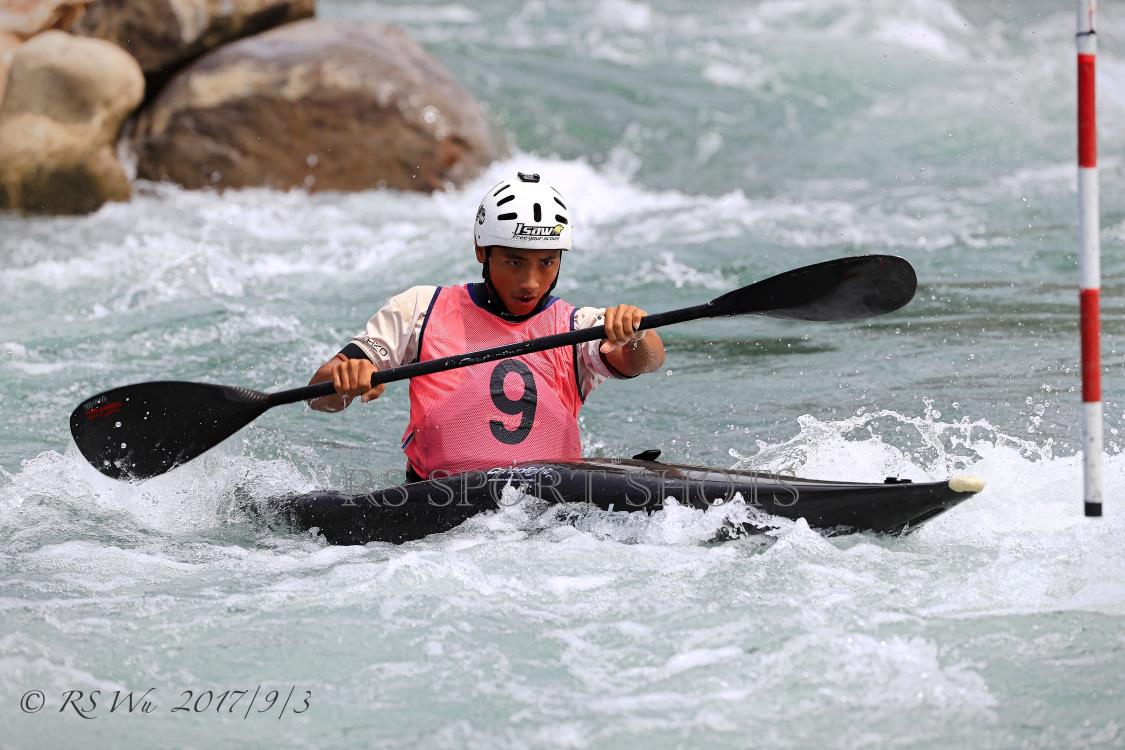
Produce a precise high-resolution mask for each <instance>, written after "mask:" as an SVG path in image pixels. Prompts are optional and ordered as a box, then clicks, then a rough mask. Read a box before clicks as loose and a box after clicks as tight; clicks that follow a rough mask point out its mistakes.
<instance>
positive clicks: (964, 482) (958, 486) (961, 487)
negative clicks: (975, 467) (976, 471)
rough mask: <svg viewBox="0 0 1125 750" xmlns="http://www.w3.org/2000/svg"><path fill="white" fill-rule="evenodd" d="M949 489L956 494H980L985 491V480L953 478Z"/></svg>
mask: <svg viewBox="0 0 1125 750" xmlns="http://www.w3.org/2000/svg"><path fill="white" fill-rule="evenodd" d="M949 489H951V490H953V491H954V492H980V491H981V490H983V489H984V480H983V479H978V478H977V477H953V478H952V479H950V480H949Z"/></svg>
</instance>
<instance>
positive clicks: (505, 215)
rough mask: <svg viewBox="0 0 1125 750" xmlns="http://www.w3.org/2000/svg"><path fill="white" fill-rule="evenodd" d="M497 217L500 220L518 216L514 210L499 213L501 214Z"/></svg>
mask: <svg viewBox="0 0 1125 750" xmlns="http://www.w3.org/2000/svg"><path fill="white" fill-rule="evenodd" d="M496 218H497V219H498V220H499V221H509V220H510V219H514V218H516V212H515V211H512V212H511V213H507V214H500V215H499V216H497V217H496Z"/></svg>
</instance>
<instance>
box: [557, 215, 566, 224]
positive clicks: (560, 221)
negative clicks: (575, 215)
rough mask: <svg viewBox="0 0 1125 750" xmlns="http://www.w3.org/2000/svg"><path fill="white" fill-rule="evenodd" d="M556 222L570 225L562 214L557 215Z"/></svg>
mask: <svg viewBox="0 0 1125 750" xmlns="http://www.w3.org/2000/svg"><path fill="white" fill-rule="evenodd" d="M555 221H557V222H558V223H560V224H568V223H569V222H568V221H567V220H566V217H565V216H563V215H562V214H555Z"/></svg>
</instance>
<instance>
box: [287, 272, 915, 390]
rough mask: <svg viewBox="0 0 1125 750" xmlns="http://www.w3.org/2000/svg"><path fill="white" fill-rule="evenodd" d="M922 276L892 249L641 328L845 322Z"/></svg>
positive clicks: (398, 374)
mask: <svg viewBox="0 0 1125 750" xmlns="http://www.w3.org/2000/svg"><path fill="white" fill-rule="evenodd" d="M917 286H918V278H917V276H915V274H914V269H913V268H912V267H911V265H910V264H909V263H908V262H907V261H906V260H904V259H902V258H899V257H897V256H893V255H864V256H859V257H855V258H842V259H840V260H830V261H826V262H824V263H817V264H815V265H812V266H805V267H804V268H798V269H796V270H793V271H788V272H786V273H783V274H780V275H778V276H773V277H771V278H768V279H764V280H763V281H759V282H757V283H755V284H751V285H749V286H745V287H742V288H741V289H736V290H734V291H733V292H728V293H727V294H724V295H723V296H721V297H717V298H715V299H713V300H711V301H710V302H707V303H705V304H702V305H696V306H694V307H684V308H681V309H679V310H669V311H668V312H663V313H656V314H655V315H646V316H645V317H644V318H642V319H641V324H640V326H639V328H638V330H641V331H646V330H649V329H652V328H660V327H662V326H668V325H672V324H674V323H686V322H687V321H689V320H699V319H700V318H717V317H722V316H729V315H766V316H768V317H771V318H786V319H790V320H808V321H822V322H825V321H842V320H856V319H859V318H869V317H872V316H874V315H882V314H884V313H888V312H891V311H893V310H897V309H899V308H900V307H902V306H903V305H905V304H906V303H907V302H909V301H910V300H911V298H913V297H914V292H915V290H916V289H917ZM601 338H605V327H604V326H597V327H594V328H583V329H581V330H577V331H567V332H566V333H556V334H554V335H552V336H544V337H542V338H538V339H531V340H529V341H518V342H516V343H514V344H505V345H504V346H497V347H494V348H492V349H482V350H480V351H477V352H470V353H467V354H456V355H454V356H452V357H442V358H441V359H431V360H427V361H425V362H416V363H414V364H411V365H403V366H401V367H395V368H392V369H390V370H381V371H378V372H375V373H374V374H372V376H371V385H372V387H374V386H376V385H379V384H380V383H393V382H395V381H398V380H406V379H408V378H415V377H418V376H419V375H430V374H432V373H435V372H442V371H444V370H452V369H455V368H458V367H467V366H469V365H479V364H481V363H482V362H492V361H494V360H497V359H507V358H509V357H518V356H520V355H523V354H531V353H532V352H541V351H544V350H546V349H555V348H558V347H560V346H570V345H572V344H581V343H584V342H586V341H595V340H597V339H601ZM335 392H336V389H335V388H334V387H333V386H332V383H331V382H327V381H326V382H323V383H317V384H316V385H310V386H305V387H303V388H294V389H293V390H289V391H280V392H278V393H274V394H270V406H279V405H281V404H291V403H294V402H297V401H307V400H310V399H314V398H322V397H324V396H329V395H331V394H333V393H335Z"/></svg>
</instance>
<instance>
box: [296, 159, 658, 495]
mask: <svg viewBox="0 0 1125 750" xmlns="http://www.w3.org/2000/svg"><path fill="white" fill-rule="evenodd" d="M573 232H574V228H573V226H572V224H571V221H570V214H569V211H568V209H567V207H566V203H565V202H564V200H563V197H562V195H561V194H560V193H559V191H558V190H556V189H555V188H553V187H551V186H550V185H548V184H547V183H545V182H541V181H540V179H539V175H537V174H524V173H522V172H521V173H518V174H517V176H516V178H515V179H512V180H504V181H503V182H500V183H498V184H496V185H495V186H493V187H492V188H491V189H490V190H489V191H488V193H486V194H485V196H484V198H483V199H482V200H481V203H480V207H479V208H478V209H477V214H476V221H475V224H474V232H473V233H474V244H475V247H476V256H477V261H478V262H479V263H480V264H481V265H482V274H483V277H484V281H483V282H477V283H472V284H465V285H462V286H452V287H440V286H438V287H435V286H416V287H412V288H410V289H408V290H406V291H405V292H402V293H401V294H398V295H395V296H394V297H391V299H390V300H389V301H388V302H387V304H386V305H385V306H383V307H382V308H381V309H380V310H379V311H378V312H376V313H375V314H374V315H373V316H372V317H371V319H370V320H369V321H368V322H367V326H366V327H365V329H364V330H363V331H361V332H359V333H358V334H356V336H355V337H354V338H352V340H351V342H350V343H349V344H348V345H347V346H345V347H344V348H343V350H341V351H340V352H339V353H338V354H337V355H336V356H334V357H333V358H332V359H330V360H329V361H327V362H325V363H324V364H323V365H321V366H320V369H318V370H317V371H316V374H315V375H313V377H312V380H310V381H309V382H310V384H311V383H319V382H322V381H326V380H331V381H332V382H333V384H334V385H335V387H336V394H337V395H334V396H328V397H325V398H321V399H316V400H314V401H312V402H310V405H311V406H312V408H314V409H316V410H318V411H340V410H342V409H344V408H345V407H346V406H347V405H348V404H349V403H350V402H351V401H352V399H354V398H355V397H357V396H358V397H360V399H361V400H362V401H364V402H368V401H372V400H374V399H377V398H379V396H381V395H382V393H383V390H384V388H385V387H386V386H385V385H379V386H376V387H375V388H371V375H372V373H374V372H375V370H377V369H384V368H389V367H397V366H399V365H403V364H408V363H410V362H417V361H426V360H430V359H437V358H440V357H446V356H451V355H455V354H461V353H464V352H469V351H475V350H479V349H488V348H491V347H495V346H502V345H504V344H509V343H513V342H516V341H525V340H527V339H531V338H539V337H542V336H549V335H551V334H555V333H562V332H565V331H570V330H574V329H578V328H589V327H592V326H600V325H602V324H604V325H605V326H606V337H605V338H604V339H602V340H600V341H591V342H588V343H585V344H578V345H575V346H571V347H564V348H559V349H549V350H547V351H543V352H535V353H532V354H526V355H521V356H518V357H513V358H511V359H505V360H501V361H499V362H487V363H483V364H478V365H473V366H471V367H463V368H458V369H454V370H447V371H445V372H439V373H434V374H431V375H425V376H422V377H417V378H414V379H412V380H411V381H410V423H409V425H408V426H407V428H406V432H405V433H404V435H403V441H402V448H403V451H404V452H405V453H406V456H407V459H408V464H407V478H408V479H409V480H410V481H418V480H419V479H422V478H430V477H440V476H448V475H450V474H453V473H456V472H459V471H467V470H472V469H484V468H491V467H494V466H503V465H509V464H512V463H516V462H519V461H528V460H547V459H558V460H572V459H577V458H579V456H580V455H581V449H582V446H581V441H580V439H579V432H578V411H579V409H581V407H582V403H583V402H584V401H585V400H586V398H587V397H588V396H589V395H590V392H591V391H593V390H594V388H596V387H597V386H598V385H599V384H600V383H602V382H604V381H605V380H606V379H607V378H632V377H636V376H637V375H640V374H641V373H645V372H653V371H654V370H656V369H658V368H659V367H660V366H661V365H662V364H663V362H664V344H663V343H662V342H661V340H660V337H659V336H658V335H657V334H656V332H655V331H639V332H638V331H637V326H638V325H639V323H640V320H641V318H643V317H644V316H645V314H646V313H645V311H644V310H642V309H640V308H639V307H636V306H634V305H613V306H610V307H607V308H604V309H603V308H594V307H582V308H576V307H574V306H573V305H571V304H569V303H567V302H566V301H564V300H562V299H559V298H558V297H554V296H552V295H551V291H552V290H553V289H554V288H555V284H557V283H558V280H559V273H560V268H561V265H562V254H563V252H564V251H566V250H570V248H571V246H572V243H573Z"/></svg>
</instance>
